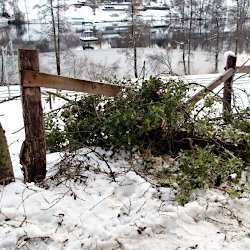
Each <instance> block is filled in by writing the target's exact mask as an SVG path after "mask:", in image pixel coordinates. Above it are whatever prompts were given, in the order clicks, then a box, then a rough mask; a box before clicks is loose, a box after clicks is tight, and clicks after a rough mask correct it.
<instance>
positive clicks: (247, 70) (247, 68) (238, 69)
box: [236, 66, 250, 74]
mask: <svg viewBox="0 0 250 250" xmlns="http://www.w3.org/2000/svg"><path fill="white" fill-rule="evenodd" d="M236 73H246V74H249V73H250V66H241V67H236Z"/></svg>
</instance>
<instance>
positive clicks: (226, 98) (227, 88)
mask: <svg viewBox="0 0 250 250" xmlns="http://www.w3.org/2000/svg"><path fill="white" fill-rule="evenodd" d="M236 60H237V56H236V55H235V54H234V53H233V52H232V53H229V54H228V56H227V63H226V67H225V70H228V69H230V68H233V69H235V66H236ZM232 84H233V75H232V76H231V77H230V78H228V79H227V80H226V81H225V82H224V92H223V115H224V117H226V116H227V114H229V113H230V112H231V111H232V107H231V102H232Z"/></svg>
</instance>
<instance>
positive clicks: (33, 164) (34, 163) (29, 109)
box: [18, 49, 121, 182]
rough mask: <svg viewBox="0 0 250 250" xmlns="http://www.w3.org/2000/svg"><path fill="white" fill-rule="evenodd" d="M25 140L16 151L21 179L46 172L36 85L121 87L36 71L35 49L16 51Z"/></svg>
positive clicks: (95, 89)
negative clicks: (22, 175)
mask: <svg viewBox="0 0 250 250" xmlns="http://www.w3.org/2000/svg"><path fill="white" fill-rule="evenodd" d="M18 59H19V71H20V81H21V96H22V106H23V119H24V127H25V141H24V142H23V145H22V148H21V152H20V162H21V164H22V166H23V172H24V181H25V182H41V181H43V180H44V179H45V176H46V146H45V131H44V121H43V110H42V102H41V90H40V87H46V88H54V89H63V90H73V91H81V92H86V93H92V94H101V95H105V96H117V95H118V94H119V93H120V91H121V87H120V86H116V85H112V84H104V83H100V82H92V81H86V80H80V79H74V78H69V77H63V76H58V75H52V74H45V73H40V72H39V53H38V50H27V49H20V50H19V51H18Z"/></svg>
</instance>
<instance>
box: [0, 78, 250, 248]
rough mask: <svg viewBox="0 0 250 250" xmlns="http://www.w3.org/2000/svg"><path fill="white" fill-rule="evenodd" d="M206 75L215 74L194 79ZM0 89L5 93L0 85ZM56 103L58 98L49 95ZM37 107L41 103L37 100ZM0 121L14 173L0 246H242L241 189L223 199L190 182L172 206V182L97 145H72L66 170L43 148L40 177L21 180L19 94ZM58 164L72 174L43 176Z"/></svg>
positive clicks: (249, 244) (249, 216) (3, 191)
mask: <svg viewBox="0 0 250 250" xmlns="http://www.w3.org/2000/svg"><path fill="white" fill-rule="evenodd" d="M209 77H211V80H212V78H214V77H215V76H209V75H204V76H196V79H197V80H199V81H201V82H202V79H208V78H209ZM247 85H249V84H248V81H247V80H246V82H245V83H243V84H241V85H240V86H238V87H240V89H243V88H245V89H248V90H249V87H248V86H247ZM236 87H237V86H236ZM10 88H11V89H10V90H11V95H18V94H19V91H18V86H11V87H10ZM0 93H1V96H7V88H6V87H1V88H0ZM4 99H5V98H4ZM57 105H61V103H58V102H55V103H53V107H54V108H55V107H56V106H57ZM43 108H44V110H45V111H48V110H49V109H48V104H47V103H46V102H45V101H44V102H43ZM0 122H1V124H2V126H3V128H4V129H5V131H6V136H7V140H8V144H9V149H10V153H11V158H12V163H13V167H14V172H15V177H16V182H15V183H11V184H9V185H8V186H6V187H3V186H0V249H4V250H12V249H38V250H44V249H98V250H111V249H125V250H137V249H138V250H139V249H145V250H146V249H148V250H152V249H156V250H158V249H159V250H168V249H169V250H174V249H183V250H184V249H200V250H205V249H206V250H221V249H228V250H231V249H233V250H248V249H250V195H249V193H245V194H244V195H243V198H241V199H231V198H230V197H229V196H228V195H227V194H225V193H223V192H222V191H219V190H207V191H199V190H197V191H196V192H195V193H193V195H192V197H191V200H190V202H189V203H188V204H186V205H185V206H179V205H177V204H176V203H175V201H174V194H175V191H174V190H173V189H170V188H160V187H157V186H156V185H155V184H154V183H153V182H151V181H149V180H147V179H145V178H142V177H141V176H139V175H138V174H136V171H134V169H138V168H140V164H141V161H140V158H139V157H138V158H135V159H134V160H133V161H129V160H128V159H127V158H126V156H125V155H123V156H122V155H120V156H116V157H115V158H110V157H109V156H110V154H111V152H105V151H103V150H102V149H100V148H97V149H93V148H84V149H82V150H79V151H78V152H77V155H76V157H75V158H74V162H75V164H81V168H79V167H78V168H77V167H76V168H74V170H73V168H72V167H69V166H67V164H66V163H65V161H64V162H62V163H61V164H58V163H59V162H60V160H63V159H64V155H63V154H59V153H54V154H48V155H47V168H48V174H47V179H46V181H45V182H44V183H43V184H42V185H39V186H37V185H35V184H34V183H29V184H28V183H27V184H24V183H23V176H22V172H21V169H20V168H21V165H20V164H19V151H20V148H21V144H22V142H23V140H24V129H23V120H22V108H21V101H20V98H18V99H16V100H13V101H9V102H4V103H1V104H0ZM103 155H105V159H104V158H103ZM59 169H61V170H62V171H65V170H66V169H67V170H68V171H69V170H71V171H69V173H71V174H72V175H74V176H75V177H74V178H64V177H61V176H60V175H56V176H55V177H54V178H50V177H51V176H53V175H55V173H57V172H58V170H59ZM111 170H112V172H113V173H114V174H112V175H111V172H110V171H111ZM76 171H77V175H76ZM242 178H243V179H244V178H246V176H242ZM244 181H246V180H244ZM248 181H249V182H250V180H248Z"/></svg>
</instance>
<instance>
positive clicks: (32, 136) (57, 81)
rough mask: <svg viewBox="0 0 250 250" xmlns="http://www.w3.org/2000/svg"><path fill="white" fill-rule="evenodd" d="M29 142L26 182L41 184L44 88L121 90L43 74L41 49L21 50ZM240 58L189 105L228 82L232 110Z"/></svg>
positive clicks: (226, 88) (23, 156) (230, 60)
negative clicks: (232, 98)
mask: <svg viewBox="0 0 250 250" xmlns="http://www.w3.org/2000/svg"><path fill="white" fill-rule="evenodd" d="M18 58H19V71H20V79H21V95H22V106H23V118H24V127H25V141H24V143H23V145H22V149H21V152H20V162H21V164H22V165H23V171H24V181H25V182H33V181H34V182H41V181H42V180H44V178H45V176H46V146H45V131H44V121H43V110H42V102H41V90H40V87H45V88H54V89H61V90H72V91H80V92H85V93H90V94H101V95H106V96H117V95H118V94H119V93H120V91H121V87H120V86H116V85H111V84H104V83H100V82H93V81H86V80H80V79H75V78H69V77H63V76H58V75H53V74H46V73H41V72H39V53H38V50H27V49H20V50H19V51H18ZM235 64H236V56H232V55H230V56H229V57H228V58H227V65H226V68H225V69H226V71H225V72H224V73H223V74H222V75H220V76H219V77H218V78H217V79H215V80H214V81H213V82H212V83H211V84H209V85H208V86H207V87H205V88H204V89H203V90H201V91H199V92H198V93H197V94H195V95H194V96H193V97H191V98H190V99H189V100H188V102H198V101H199V100H201V99H202V98H203V97H204V95H206V93H207V92H210V91H213V90H214V89H215V88H216V87H218V86H219V85H220V84H221V83H222V82H224V95H223V97H224V105H223V108H224V111H230V110H231V89H232V77H233V75H234V73H235Z"/></svg>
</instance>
